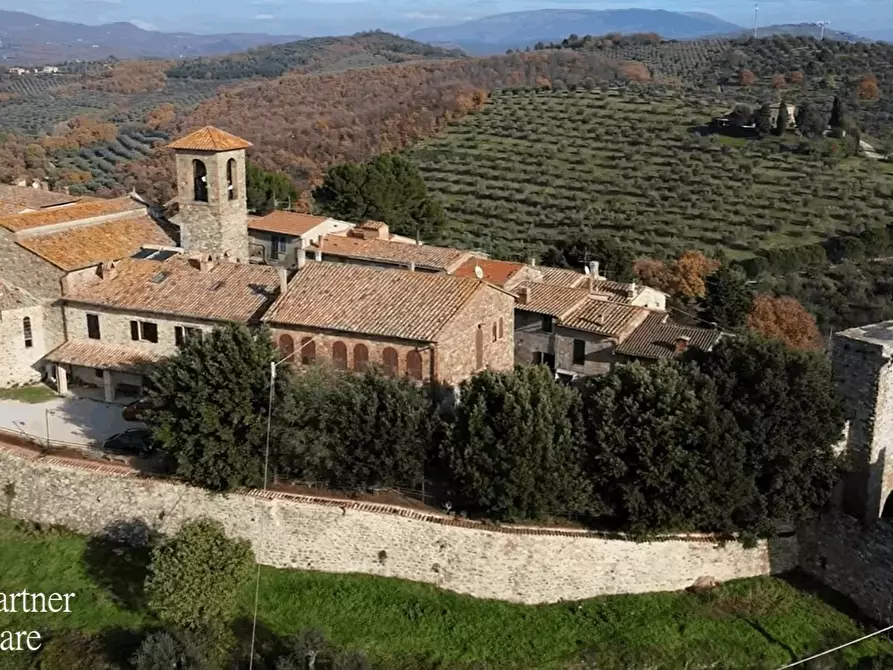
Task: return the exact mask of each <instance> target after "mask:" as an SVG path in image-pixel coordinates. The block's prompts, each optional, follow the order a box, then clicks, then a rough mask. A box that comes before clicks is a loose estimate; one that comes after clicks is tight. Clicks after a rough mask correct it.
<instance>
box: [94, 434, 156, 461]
mask: <svg viewBox="0 0 893 670" xmlns="http://www.w3.org/2000/svg"><path fill="white" fill-rule="evenodd" d="M102 448H103V450H105V451H107V452H109V453H113V454H124V455H126V456H145V455H146V454H148V453H149V452H150V451H152V431H151V430H148V429H146V428H131V429H130V430H125V431H124V432H123V433H118V434H117V435H112V436H111V437H110V438H109V439H107V440H106V441H105V442H104V443H103V444H102Z"/></svg>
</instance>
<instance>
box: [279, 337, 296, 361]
mask: <svg viewBox="0 0 893 670" xmlns="http://www.w3.org/2000/svg"><path fill="white" fill-rule="evenodd" d="M293 353H295V341H294V339H293V338H292V336H291V335H280V336H279V357H280V358H281V359H282V360H285V359H286V358H288V357H289V356H291V355H292V354H293Z"/></svg>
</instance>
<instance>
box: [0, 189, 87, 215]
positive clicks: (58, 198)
mask: <svg viewBox="0 0 893 670" xmlns="http://www.w3.org/2000/svg"><path fill="white" fill-rule="evenodd" d="M78 199H79V198H78V197H77V196H76V195H68V194H67V193H55V192H53V191H44V190H42V189H39V188H30V187H28V186H11V185H9V184H0V204H3V203H6V204H8V205H18V206H19V211H21V210H22V209H42V208H44V207H57V206H59V205H67V204H69V203H72V202H77V201H78Z"/></svg>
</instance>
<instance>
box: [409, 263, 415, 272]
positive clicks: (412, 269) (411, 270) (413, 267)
mask: <svg viewBox="0 0 893 670" xmlns="http://www.w3.org/2000/svg"><path fill="white" fill-rule="evenodd" d="M409 271H410V272H415V262H411V263H410V264H409Z"/></svg>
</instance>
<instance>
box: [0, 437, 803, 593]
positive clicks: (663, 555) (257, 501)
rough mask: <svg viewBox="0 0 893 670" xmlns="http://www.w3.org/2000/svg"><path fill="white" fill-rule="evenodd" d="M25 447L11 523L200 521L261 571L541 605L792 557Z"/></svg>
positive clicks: (4, 468)
mask: <svg viewBox="0 0 893 670" xmlns="http://www.w3.org/2000/svg"><path fill="white" fill-rule="evenodd" d="M22 451H23V450H17V449H16V448H15V447H11V446H6V447H3V446H2V445H0V486H2V487H5V486H6V485H7V484H9V483H12V484H14V486H15V496H14V497H13V499H12V501H11V512H12V514H13V515H14V516H16V517H20V518H24V519H29V520H32V521H35V522H40V523H52V524H61V525H64V526H68V527H70V528H72V529H74V530H77V531H80V532H83V533H89V534H100V533H107V532H110V533H113V534H116V535H118V536H119V537H121V536H126V537H129V538H131V539H138V538H140V537H143V532H142V530H141V529H142V528H144V527H145V526H147V527H148V528H150V529H152V530H154V531H157V532H161V533H165V534H166V533H171V532H173V531H175V530H176V529H177V528H178V527H179V526H180V525H181V524H182V523H183V522H184V521H186V520H188V519H191V518H195V517H200V516H205V517H210V518H213V519H217V520H219V521H220V522H221V523H222V524H223V525H224V526H225V527H226V529H227V531H228V532H229V533H230V534H232V535H236V536H241V537H244V538H247V539H249V540H251V541H252V543H253V544H254V548H255V552H256V554H257V556H258V558H259V560H260V561H261V562H262V563H265V564H268V565H273V566H277V567H283V568H299V569H304V570H320V571H325V572H333V573H364V574H370V575H380V576H386V577H397V578H401V579H408V580H413V581H418V582H426V583H430V584H435V585H437V586H439V587H442V588H445V589H450V590H452V591H457V592H460V593H467V594H470V595H473V596H477V597H481V598H496V599H501V600H507V601H512V602H521V603H545V602H556V601H559V600H576V599H582V598H589V597H593V596H599V595H606V594H616V593H643V592H649V591H671V590H678V589H683V588H686V587H688V586H689V585H691V584H692V583H693V582H694V581H695V580H696V579H697V578H698V577H701V576H711V577H713V578H715V579H717V580H719V581H723V580H729V579H735V578H740V577H752V576H756V575H763V574H767V573H770V572H773V573H774V572H781V571H784V570H788V569H790V568H792V567H793V566H794V564H795V562H796V555H797V545H796V540H794V539H792V538H789V539H779V540H776V541H773V542H772V543H771V545H769V544H767V543H765V542H761V543H760V544H759V545H758V546H757V547H756V548H754V549H744V548H742V546H741V545H740V544H737V543H729V544H727V545H725V546H721V545H718V544H716V543H715V542H713V541H712V540H709V539H704V538H700V539H691V538H689V539H684V540H683V539H669V540H666V541H659V542H650V543H636V542H631V541H627V540H621V539H613V538H610V537H604V536H601V535H598V534H595V533H577V532H572V531H558V530H555V531H549V530H532V529H525V528H512V527H493V526H490V527H482V526H481V525H479V524H476V523H473V522H470V521H461V520H454V519H450V518H448V517H444V516H439V515H423V514H422V513H419V512H415V511H413V510H409V509H403V508H392V507H384V506H376V505H371V504H367V503H355V502H344V501H333V500H328V501H327V500H324V499H311V498H303V497H297V496H284V495H283V494H261V493H260V492H253V493H247V494H230V495H219V494H211V493H208V492H206V491H203V490H200V489H196V488H190V487H186V486H184V485H181V484H177V483H172V482H166V481H160V480H148V479H142V478H138V477H136V476H135V473H133V472H131V471H128V470H126V469H124V468H121V467H117V466H106V467H105V468H103V467H102V466H90V469H88V467H87V466H81V467H79V468H78V467H72V466H71V465H68V464H65V463H64V461H63V460H62V459H59V458H41V457H36V456H35V455H34V454H31V455H30V458H24V457H23V456H22V455H21V454H22ZM99 470H105V472H100V471H99ZM264 495H266V496H268V497H263V496H264Z"/></svg>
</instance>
